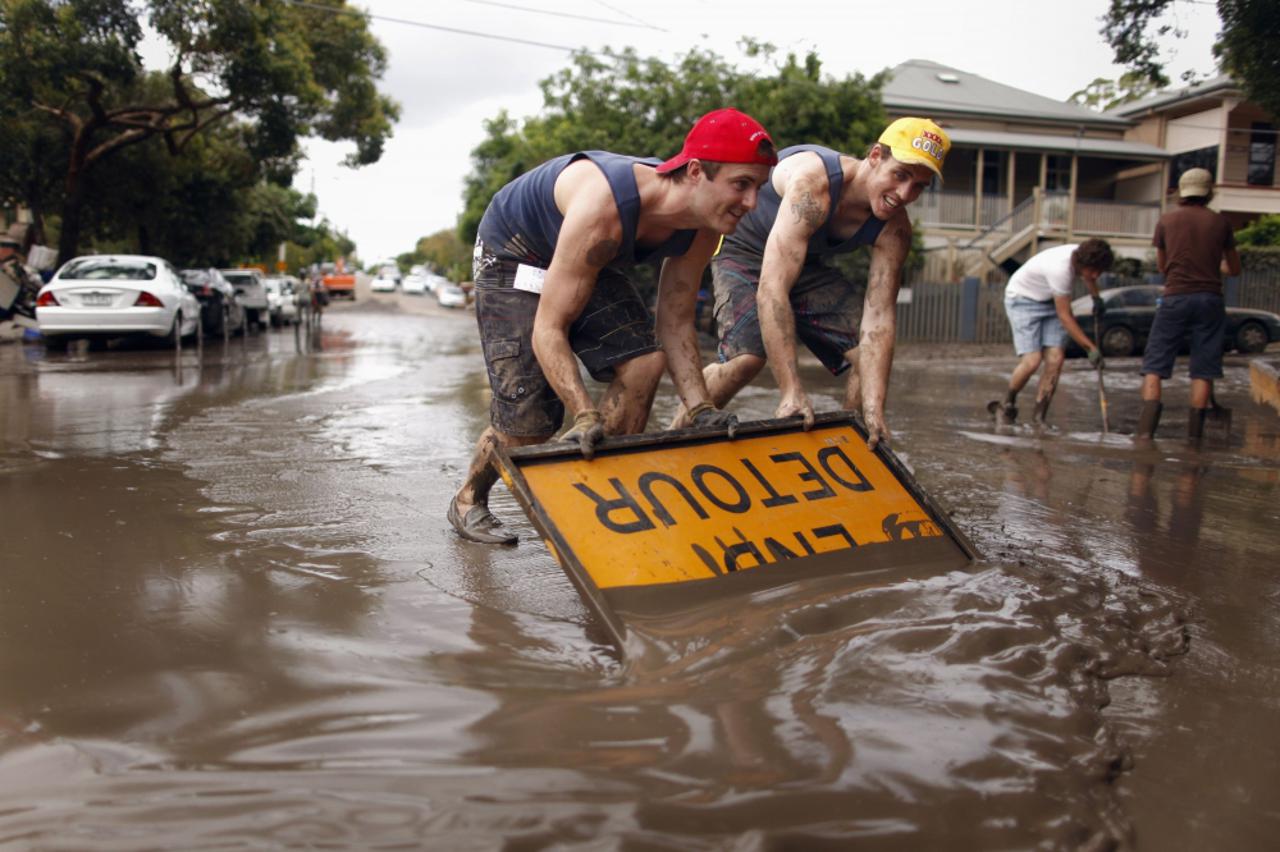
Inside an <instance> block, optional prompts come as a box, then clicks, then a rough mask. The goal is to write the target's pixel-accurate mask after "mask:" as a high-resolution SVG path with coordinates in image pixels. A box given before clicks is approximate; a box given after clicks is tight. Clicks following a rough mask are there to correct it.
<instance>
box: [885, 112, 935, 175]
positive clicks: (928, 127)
mask: <svg viewBox="0 0 1280 852" xmlns="http://www.w3.org/2000/svg"><path fill="white" fill-rule="evenodd" d="M880 144H881V145H887V146H889V150H890V151H892V152H893V158H894V159H895V160H897V161H898V162H900V163H908V164H911V165H921V166H925V167H927V168H928V169H929V171H931V172H933V173H934V174H935V175H937V176H938V179H939V180H941V179H942V161H943V160H945V159H946V158H947V152H948V151H950V150H951V137H949V136H947V132H946V131H945V130H943V129H942V128H941V127H939V126H938V125H936V124H934V123H933V122H932V121H931V120H929V119H927V118H915V117H913V116H908V117H906V118H899V119H898V120H897V121H895V122H893V123H892V124H890V125H889V126H888V127H886V128H885V129H884V133H881V134H880Z"/></svg>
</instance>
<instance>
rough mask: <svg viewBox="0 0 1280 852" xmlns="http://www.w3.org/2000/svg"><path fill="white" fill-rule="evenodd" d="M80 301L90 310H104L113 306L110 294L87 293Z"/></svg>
mask: <svg viewBox="0 0 1280 852" xmlns="http://www.w3.org/2000/svg"><path fill="white" fill-rule="evenodd" d="M80 300H81V301H82V302H83V303H84V304H85V306H86V307H89V308H102V307H106V306H107V305H109V304H111V294H110V293H85V294H84V295H83V296H81V297H80Z"/></svg>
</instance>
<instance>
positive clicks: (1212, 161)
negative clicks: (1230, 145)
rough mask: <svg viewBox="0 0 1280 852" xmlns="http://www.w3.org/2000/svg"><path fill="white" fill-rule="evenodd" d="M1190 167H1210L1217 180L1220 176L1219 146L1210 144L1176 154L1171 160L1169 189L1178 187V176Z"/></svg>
mask: <svg viewBox="0 0 1280 852" xmlns="http://www.w3.org/2000/svg"><path fill="white" fill-rule="evenodd" d="M1188 169H1208V170H1209V174H1211V175H1213V176H1214V178H1215V180H1216V179H1217V176H1218V146H1217V145H1210V146H1209V147H1208V148H1200V149H1199V150H1197V151H1186V152H1184V153H1181V154H1175V155H1174V157H1173V159H1172V160H1170V161H1169V191H1170V192H1172V191H1173V190H1175V189H1177V188H1178V178H1180V177H1182V173H1183V172H1185V171H1187V170H1188Z"/></svg>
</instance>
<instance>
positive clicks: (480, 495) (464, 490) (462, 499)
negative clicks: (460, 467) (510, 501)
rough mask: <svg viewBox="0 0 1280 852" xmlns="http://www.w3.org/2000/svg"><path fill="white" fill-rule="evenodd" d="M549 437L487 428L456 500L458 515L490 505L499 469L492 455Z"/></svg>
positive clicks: (482, 434)
mask: <svg viewBox="0 0 1280 852" xmlns="http://www.w3.org/2000/svg"><path fill="white" fill-rule="evenodd" d="M550 438H551V436H550V435H536V436H526V435H508V434H506V433H504V432H499V431H498V430H497V429H495V428H493V427H492V426H490V427H489V428H487V429H485V430H484V432H482V433H481V434H480V440H479V441H477V442H476V451H475V455H473V456H472V457H471V466H470V467H469V468H468V469H467V478H466V479H465V480H464V481H463V483H462V487H461V488H460V489H458V493H457V496H456V497H455V498H454V500H455V502H456V503H457V506H458V512H459V514H461V515H462V516H463V517H465V516H466V514H467V512H469V511H470V510H471V508H472V507H473V506H486V507H487V506H488V505H489V491H490V490H491V489H492V488H493V484H494V483H495V482H497V481H498V468H497V467H496V466H495V465H494V463H493V454H494V450H495V449H496V448H497V447H502V448H504V449H509V448H512V447H527V446H530V445H532V444H541V443H544V442H545V441H547V440H549V439H550Z"/></svg>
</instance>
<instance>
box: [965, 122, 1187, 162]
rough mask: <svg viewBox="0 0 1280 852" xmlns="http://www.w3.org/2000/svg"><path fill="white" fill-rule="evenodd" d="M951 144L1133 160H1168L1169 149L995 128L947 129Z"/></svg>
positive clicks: (1113, 140)
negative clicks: (1012, 131)
mask: <svg viewBox="0 0 1280 852" xmlns="http://www.w3.org/2000/svg"><path fill="white" fill-rule="evenodd" d="M947 135H948V136H950V137H951V144H952V145H963V146H966V147H974V148H1018V149H1022V150H1029V151H1052V152H1053V153H1056V154H1064V153H1065V154H1069V153H1077V154H1092V155H1097V156H1112V157H1125V158H1127V159H1132V160H1167V159H1168V158H1169V156H1170V154H1169V152H1168V151H1166V150H1164V149H1163V148H1157V147H1156V146H1155V145H1148V144H1146V143H1145V142H1126V141H1125V140H1123V139H1090V138H1089V137H1087V136H1058V135H1055V134H1049V133H1009V132H1002V131H997V130H969V129H967V128H964V127H956V128H947Z"/></svg>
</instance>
